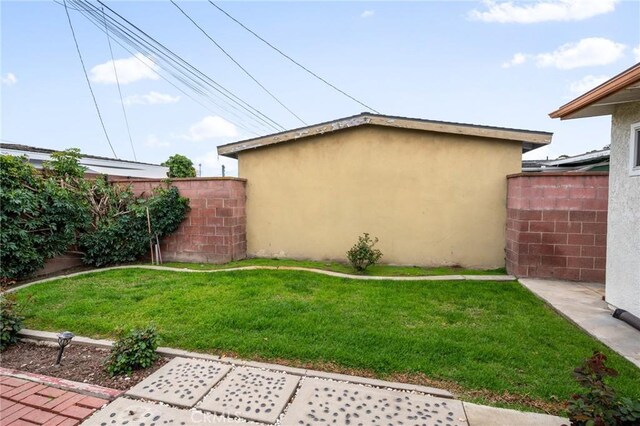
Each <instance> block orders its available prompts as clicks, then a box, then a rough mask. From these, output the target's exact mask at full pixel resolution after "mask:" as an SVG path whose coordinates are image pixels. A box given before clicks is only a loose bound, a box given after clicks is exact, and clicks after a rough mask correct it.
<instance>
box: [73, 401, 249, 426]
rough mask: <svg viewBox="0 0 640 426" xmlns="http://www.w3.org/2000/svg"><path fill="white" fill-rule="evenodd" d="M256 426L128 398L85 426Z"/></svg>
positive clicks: (110, 407)
mask: <svg viewBox="0 0 640 426" xmlns="http://www.w3.org/2000/svg"><path fill="white" fill-rule="evenodd" d="M126 424H130V425H136V426H138V425H140V426H151V425H174V426H178V425H193V424H213V425H238V424H239V425H254V426H257V425H258V424H257V423H246V422H242V420H239V419H230V418H228V417H223V416H215V415H213V414H211V413H203V412H202V411H197V410H181V409H178V408H175V407H170V406H167V405H160V404H154V403H151V402H143V401H136V400H133V399H127V398H118V399H116V400H115V401H113V402H112V403H111V404H109V405H107V406H106V407H104V408H103V409H102V410H100V411H98V412H96V413H95V414H94V415H93V416H91V417H89V418H88V419H87V420H86V421H85V422H84V423H83V425H89V426H111V425H126Z"/></svg>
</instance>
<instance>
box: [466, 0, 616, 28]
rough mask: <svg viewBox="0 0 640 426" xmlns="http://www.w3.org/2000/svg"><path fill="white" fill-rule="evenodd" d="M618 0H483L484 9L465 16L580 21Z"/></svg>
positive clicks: (507, 20) (610, 9)
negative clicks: (533, 0)
mask: <svg viewBox="0 0 640 426" xmlns="http://www.w3.org/2000/svg"><path fill="white" fill-rule="evenodd" d="M617 2H618V0H556V1H553V0H545V1H535V2H518V3H517V4H516V3H515V2H513V1H503V2H496V1H493V0H485V1H484V2H483V3H484V4H485V6H486V7H487V9H488V10H486V11H478V10H472V11H471V12H469V18H470V19H472V20H477V21H483V22H498V23H501V24H504V23H517V24H533V23H537V22H549V21H581V20H583V19H588V18H591V17H593V16H596V15H601V14H603V13H609V12H613V11H614V10H615V7H616V3H617Z"/></svg>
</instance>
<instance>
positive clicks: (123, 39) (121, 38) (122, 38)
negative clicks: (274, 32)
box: [71, 0, 258, 136]
mask: <svg viewBox="0 0 640 426" xmlns="http://www.w3.org/2000/svg"><path fill="white" fill-rule="evenodd" d="M71 1H73V0H71ZM76 10H78V11H80V12H81V13H82V14H83V15H84V17H85V18H87V20H88V21H89V22H91V23H92V24H93V25H95V26H96V28H97V29H98V30H100V31H102V32H105V29H104V28H103V27H102V22H101V21H100V20H99V19H98V18H97V17H96V16H95V14H91V13H90V11H89V9H86V8H83V9H76ZM109 19H110V18H109ZM109 26H110V28H111V32H112V33H113V34H115V35H116V36H117V37H118V39H113V41H115V42H116V43H117V44H118V45H119V46H120V47H122V48H123V49H124V50H125V51H127V52H129V54H131V55H132V56H133V57H134V58H136V59H138V60H139V61H140V63H142V64H143V65H144V66H146V67H147V68H148V69H149V70H151V71H152V72H153V73H155V74H156V75H158V76H159V77H160V78H162V79H163V80H165V81H166V82H167V83H169V84H170V85H171V86H173V87H174V88H176V89H177V90H178V91H180V92H181V93H182V94H184V95H185V96H186V97H188V98H190V99H191V100H192V101H194V102H196V103H197V104H199V105H200V106H202V107H203V108H205V109H206V110H208V111H210V112H212V113H216V112H215V111H212V110H211V109H210V108H209V107H208V106H206V105H205V104H203V103H202V102H201V101H199V100H197V99H196V98H194V97H193V96H192V95H190V94H189V93H188V92H186V91H185V90H184V89H182V88H180V87H179V86H178V85H176V84H175V83H174V82H172V81H171V80H169V79H168V78H167V77H166V76H164V75H163V74H161V73H159V72H158V70H157V69H155V68H153V67H152V66H151V65H149V64H148V63H147V62H145V61H143V60H142V59H140V58H139V57H137V56H136V55H135V53H134V52H133V51H132V50H131V49H130V48H128V47H127V46H125V44H127V45H129V46H130V47H131V48H132V49H134V50H138V51H145V52H148V50H145V49H143V48H142V47H141V46H140V45H139V44H138V43H136V42H135V41H134V40H132V39H131V38H130V37H128V36H127V35H126V34H124V33H123V32H121V31H120V30H119V29H118V28H117V27H114V25H113V24H109ZM108 36H109V37H110V38H111V35H110V34H108ZM165 72H167V73H169V74H170V75H171V76H172V77H174V78H176V79H177V80H178V81H179V82H180V83H182V84H184V85H185V86H187V87H188V88H190V89H192V90H193V91H194V92H196V94H199V95H201V96H202V97H203V98H205V99H206V100H208V101H209V102H211V103H213V104H214V105H216V106H217V107H219V108H221V109H223V110H224V111H225V112H227V113H229V114H231V115H234V116H235V117H237V118H238V120H239V121H240V122H241V123H244V121H243V120H242V119H241V118H240V117H239V116H238V115H237V114H235V113H234V112H233V111H229V110H226V109H225V108H224V107H222V106H220V105H219V104H218V103H217V102H215V101H214V100H213V99H212V98H211V97H208V96H207V95H206V94H205V93H204V92H203V91H202V90H201V89H198V88H196V87H194V86H193V85H191V84H190V83H189V82H188V81H186V80H185V79H184V78H183V77H181V76H179V75H176V74H175V73H174V72H172V71H170V70H166V69H165ZM223 115H224V114H223ZM231 121H235V120H231ZM236 125H238V127H240V128H242V129H244V130H246V131H247V132H249V133H252V134H254V135H256V136H258V133H255V132H254V131H252V130H250V129H248V128H247V127H245V126H244V125H240V124H238V122H237V121H236ZM245 125H246V124H245Z"/></svg>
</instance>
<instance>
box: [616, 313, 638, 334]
mask: <svg viewBox="0 0 640 426" xmlns="http://www.w3.org/2000/svg"><path fill="white" fill-rule="evenodd" d="M613 317H614V318H616V319H619V320H620V321H624V322H626V323H627V324H629V325H630V326H631V327H633V328H635V329H637V330H640V318H638V317H637V316H635V315H633V314H632V313H631V312H627V311H625V310H624V309H616V310H615V311H613Z"/></svg>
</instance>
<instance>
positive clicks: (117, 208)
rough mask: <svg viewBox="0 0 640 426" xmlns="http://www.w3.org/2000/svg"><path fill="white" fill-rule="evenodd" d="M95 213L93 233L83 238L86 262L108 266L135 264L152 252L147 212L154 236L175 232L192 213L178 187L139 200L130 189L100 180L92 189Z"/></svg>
mask: <svg viewBox="0 0 640 426" xmlns="http://www.w3.org/2000/svg"><path fill="white" fill-rule="evenodd" d="M92 194H93V195H92V200H93V201H92V205H95V206H101V209H102V210H100V211H98V210H96V209H94V211H93V212H92V214H93V222H92V226H91V229H90V230H89V231H87V232H85V233H83V234H82V235H81V236H80V238H79V243H80V249H81V251H82V252H83V253H84V257H83V261H84V262H85V263H86V264H88V265H93V266H105V265H110V264H114V263H125V262H133V261H135V260H136V259H138V258H140V257H141V256H143V255H144V254H145V253H147V252H148V250H149V228H148V222H147V208H148V209H149V218H150V222H151V233H152V235H155V234H158V238H162V237H165V236H167V235H169V234H171V233H172V232H174V231H175V230H176V229H177V228H178V226H179V225H180V223H181V222H182V220H183V219H184V216H185V215H186V213H187V211H188V209H189V200H188V199H187V198H184V197H180V194H179V193H178V189H177V188H176V187H173V186H171V187H168V188H156V189H155V190H154V192H153V194H152V195H151V196H150V197H149V198H146V199H145V198H136V197H135V196H134V195H133V193H132V192H131V189H130V188H129V187H119V186H113V185H109V184H108V183H106V182H104V181H102V180H100V179H99V180H97V181H96V183H95V184H94V186H93V187H92Z"/></svg>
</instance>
